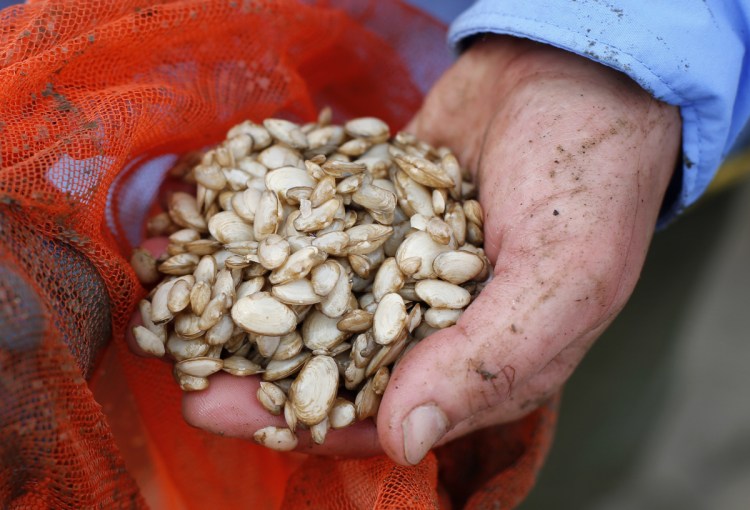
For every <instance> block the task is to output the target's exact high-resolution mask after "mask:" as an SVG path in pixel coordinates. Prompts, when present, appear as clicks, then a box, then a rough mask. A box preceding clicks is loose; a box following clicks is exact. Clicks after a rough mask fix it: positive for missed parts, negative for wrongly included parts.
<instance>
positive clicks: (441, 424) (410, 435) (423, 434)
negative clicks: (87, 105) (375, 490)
mask: <svg viewBox="0 0 750 510" xmlns="http://www.w3.org/2000/svg"><path fill="white" fill-rule="evenodd" d="M401 430H402V432H403V434H404V457H406V461H407V462H408V463H409V464H412V465H415V464H419V462H420V461H421V460H422V459H423V458H424V456H425V455H427V452H428V451H430V448H432V447H433V446H434V445H435V443H437V442H438V441H439V440H440V438H441V437H443V436H444V435H445V433H446V432H447V431H448V418H447V417H446V416H445V413H443V411H441V410H440V408H439V407H438V406H437V405H436V404H424V405H421V406H419V407H415V408H414V409H412V411H411V412H410V413H409V414H408V415H407V416H406V419H405V420H404V421H403V423H402V424H401Z"/></svg>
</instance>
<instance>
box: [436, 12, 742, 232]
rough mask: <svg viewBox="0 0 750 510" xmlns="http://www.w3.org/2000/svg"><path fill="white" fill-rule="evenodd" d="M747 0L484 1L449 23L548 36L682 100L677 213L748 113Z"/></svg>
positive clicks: (467, 29)
mask: <svg viewBox="0 0 750 510" xmlns="http://www.w3.org/2000/svg"><path fill="white" fill-rule="evenodd" d="M748 14H750V0H724V1H722V0H658V1H644V0H619V1H618V0H613V1H610V2H603V1H601V0H480V1H478V2H476V3H475V4H474V6H473V7H471V8H470V9H469V10H467V11H465V12H464V13H463V14H462V15H461V16H459V17H458V18H457V19H456V20H455V21H454V22H453V24H452V25H451V28H450V31H449V41H450V42H451V44H453V45H454V46H456V45H458V44H459V43H460V42H461V41H462V40H464V39H465V38H467V37H470V36H472V35H476V34H480V33H498V34H508V35H513V36H518V37H524V38H528V39H532V40H536V41H539V42H543V43H547V44H551V45H553V46H557V47H559V48H562V49H565V50H568V51H571V52H573V53H577V54H579V55H582V56H585V57H587V58H590V59H593V60H596V61H598V62H601V63H602V64H605V65H607V66H610V67H612V68H615V69H618V70H619V71H622V72H623V73H625V74H627V75H629V76H630V77H631V78H632V79H633V80H635V81H636V82H637V83H639V84H640V85H641V86H642V87H643V88H644V89H645V90H647V91H648V92H650V93H651V94H652V95H653V96H654V97H656V98H657V99H659V100H661V101H664V102H666V103H669V104H673V105H677V106H679V107H680V110H681V113H682V120H683V130H682V137H683V139H682V144H683V145H682V148H683V168H682V172H683V173H682V186H681V189H680V190H679V192H678V196H677V197H676V200H675V201H674V203H672V204H668V210H666V211H663V214H662V217H661V218H660V224H664V223H666V222H668V221H669V220H671V219H672V218H673V217H674V216H675V215H676V214H678V213H679V212H680V211H682V210H683V209H684V208H685V207H687V206H688V205H690V204H691V203H693V202H694V201H695V200H696V199H697V198H698V197H699V196H700V195H701V194H702V193H703V192H704V191H705V189H706V187H707V186H708V184H709V182H710V181H711V179H712V178H713V176H714V174H715V173H716V170H717V169H718V167H719V165H720V164H721V161H722V160H723V159H724V157H725V156H726V155H727V154H728V153H729V151H730V149H731V148H732V145H733V143H734V141H735V140H736V138H737V136H738V134H739V132H740V131H741V130H742V127H743V126H744V125H745V124H746V123H747V120H748V117H749V116H750V94H749V93H748V91H750V59H749V58H748V55H747V54H746V49H747V47H748V42H749V41H750V35H748V31H747V26H748Z"/></svg>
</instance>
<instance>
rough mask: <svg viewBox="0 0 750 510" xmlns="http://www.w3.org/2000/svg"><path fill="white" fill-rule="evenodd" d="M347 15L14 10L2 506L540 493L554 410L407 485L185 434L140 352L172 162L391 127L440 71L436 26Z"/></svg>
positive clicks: (372, 13) (4, 82) (229, 5)
mask: <svg viewBox="0 0 750 510" xmlns="http://www.w3.org/2000/svg"><path fill="white" fill-rule="evenodd" d="M332 4H333V5H331V4H329V2H305V3H296V2H291V1H262V0H221V1H218V0H201V1H199V0H175V1H166V0H165V1H155V0H138V1H133V0H118V1H116V2H115V1H111V0H54V1H41V0H40V1H32V2H29V3H28V4H27V5H22V6H15V7H11V8H8V9H5V10H3V11H0V506H2V507H3V508H40V509H41V508H55V509H83V508H108V509H109V508H145V507H146V501H147V500H148V501H149V502H150V504H151V506H153V507H154V508H164V509H183V508H185V509H205V508H213V507H217V508H253V509H256V508H257V509H262V508H331V509H344V508H347V509H349V508H352V509H354V508H394V509H395V508H435V507H438V506H442V507H447V506H449V505H450V504H452V505H453V507H454V508H458V507H460V506H463V505H466V507H467V508H511V507H513V506H515V505H516V504H517V503H518V502H519V501H520V500H521V499H522V498H523V496H524V495H525V494H526V492H527V491H528V490H529V488H530V486H531V484H532V482H533V479H534V477H535V474H536V471H537V470H538V468H539V465H540V463H541V460H542V459H543V457H544V454H545V452H546V449H547V447H548V445H549V441H550V437H551V431H552V429H553V427H554V420H555V410H554V404H550V405H549V406H545V407H543V408H542V409H540V410H538V411H536V412H535V413H533V414H531V415H529V416H528V417H526V418H525V419H524V420H522V421H519V422H517V423H514V424H510V425H508V426H504V427H497V428H494V429H490V430H486V431H483V432H481V433H478V434H474V435H472V436H470V437H467V438H464V439H462V440H460V441H458V442H455V443H453V444H452V445H449V446H447V447H444V448H442V449H440V450H438V451H437V452H436V454H430V455H429V456H428V457H427V458H426V459H425V461H424V462H423V463H422V464H420V465H419V466H415V467H413V468H406V467H402V466H397V465H395V464H394V463H392V462H391V461H390V460H388V459H387V458H386V457H377V458H372V459H364V460H362V459H348V460H342V459H338V460H337V459H328V458H314V457H310V458H306V457H302V456H300V455H298V454H281V453H277V452H272V451H270V450H266V449H264V448H261V447H259V446H257V445H255V444H252V443H250V442H247V441H240V440H234V439H228V438H220V437H216V436H211V435H209V434H207V433H204V432H202V431H198V430H195V429H193V428H191V427H189V426H188V425H186V424H185V423H184V422H183V420H182V418H181V413H180V391H179V389H178V388H177V386H176V384H175V383H174V381H173V380H172V377H171V373H170V369H169V367H168V366H167V364H165V363H163V362H160V361H158V360H143V359H141V358H136V357H135V356H133V355H131V354H130V353H129V352H128V350H127V348H126V346H125V342H124V340H123V331H124V329H125V326H126V324H127V321H128V319H129V317H130V315H131V313H132V311H133V309H134V306H135V304H136V303H137V301H138V300H139V299H140V298H141V297H142V296H143V295H144V293H145V291H144V289H143V288H142V287H141V286H140V285H139V283H138V281H137V279H136V278H135V276H134V274H133V272H132V270H131V269H130V267H129V265H128V262H127V260H128V258H129V254H130V251H131V249H132V248H133V246H134V245H135V244H137V243H138V242H139V240H140V239H141V238H142V235H143V227H142V226H143V224H144V219H145V215H146V213H147V212H148V210H150V208H151V207H152V206H153V201H154V200H155V198H156V196H157V189H158V186H159V183H160V181H161V179H162V177H163V175H164V169H165V168H166V166H167V164H168V162H169V161H170V159H169V155H173V154H181V153H184V152H187V151H189V150H194V149H196V148H200V147H204V146H206V145H209V144H212V143H216V142H217V141H219V140H221V139H222V138H223V137H224V134H225V133H226V130H227V129H228V128H229V127H230V126H231V125H233V124H234V123H237V122H239V121H241V120H244V119H247V118H249V119H253V120H255V121H259V120H261V119H263V118H266V117H270V116H274V115H284V116H286V117H288V118H292V119H298V120H309V119H312V118H314V116H315V113H316V111H317V109H318V108H319V107H321V106H322V105H326V104H328V105H331V106H332V107H333V109H334V112H335V116H336V117H337V118H338V119H344V118H349V117H353V116H357V115H375V116H379V117H381V118H383V119H384V120H386V121H387V122H388V123H389V124H390V125H391V126H392V127H393V128H398V127H400V126H403V125H404V124H405V123H406V122H407V121H408V119H409V117H410V116H411V115H413V114H414V112H415V111H416V109H417V108H418V106H419V104H420V100H421V97H422V94H423V93H424V91H425V90H426V88H427V87H428V86H429V84H430V83H432V82H433V81H434V80H435V79H436V77H437V76H438V75H439V73H440V72H441V71H442V70H443V69H444V68H445V67H446V65H447V62H446V59H445V57H444V56H443V55H442V52H440V51H436V48H439V49H442V48H443V47H444V42H443V38H444V29H443V27H441V26H440V25H439V24H438V23H436V22H435V21H433V20H432V19H430V18H428V17H426V16H424V15H422V14H420V13H419V12H417V11H415V10H413V9H411V8H410V7H408V6H404V5H402V4H400V3H397V2H391V1H369V2H366V1H361V2H354V1H352V2H343V1H342V2H332ZM154 162H156V163H158V164H154ZM105 347H107V348H106V349H105Z"/></svg>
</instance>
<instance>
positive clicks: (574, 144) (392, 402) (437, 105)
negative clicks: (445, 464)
mask: <svg viewBox="0 0 750 510" xmlns="http://www.w3.org/2000/svg"><path fill="white" fill-rule="evenodd" d="M407 129H409V130H411V131H413V132H414V133H415V134H416V135H417V136H418V137H420V138H422V139H425V140H427V141H429V142H431V143H433V145H436V146H439V145H447V146H450V147H452V148H453V149H454V151H455V152H456V154H457V156H458V157H459V159H460V160H461V162H462V163H463V164H464V165H465V166H467V167H468V168H470V169H473V170H474V171H475V172H474V174H475V180H476V181H477V182H478V187H479V192H480V202H481V203H482V205H483V208H484V212H485V223H484V236H485V250H486V252H487V256H488V257H489V259H490V261H491V262H492V263H493V265H494V279H493V281H492V282H491V283H490V284H489V285H488V286H487V287H486V288H485V289H484V290H483V291H482V293H481V294H480V296H479V297H478V298H477V299H476V300H475V301H474V302H473V303H472V305H471V306H470V307H469V308H468V310H467V311H466V312H465V313H464V314H463V315H462V317H461V319H460V320H459V321H458V323H457V324H456V325H455V326H454V327H451V328H449V329H446V330H443V331H440V332H438V333H435V334H433V335H432V336H430V337H429V338H428V339H426V340H425V341H423V342H421V343H420V344H418V345H417V346H416V347H415V348H414V349H413V350H412V351H410V352H409V354H408V356H406V357H405V358H404V359H403V360H402V362H401V363H400V365H399V366H398V367H397V368H396V370H394V372H393V374H392V378H391V382H390V384H389V387H388V390H387V391H386V393H385V395H384V398H383V401H382V403H381V406H380V410H379V415H378V422H377V427H378V436H379V440H380V444H381V446H382V447H383V449H384V450H385V452H386V453H387V454H388V455H389V456H390V457H391V458H393V459H394V460H395V461H396V462H398V463H401V464H414V463H416V462H418V461H419V460H421V458H422V457H423V456H424V455H425V453H426V452H427V450H428V449H429V448H430V447H432V446H434V445H436V444H441V443H444V442H447V441H450V440H451V439H453V438H457V437H459V436H462V435H465V434H467V433H470V432H472V431H474V430H477V429H481V428H483V427H487V426H490V425H495V424H500V423H504V422H509V421H512V420H515V419H517V418H519V417H521V416H523V415H524V414H526V413H528V412H530V411H531V410H533V409H534V408H536V407H538V406H539V405H540V404H541V403H542V402H543V401H544V400H546V399H547V398H548V397H550V396H551V395H553V394H554V393H556V392H557V391H558V390H559V389H560V388H561V386H562V384H563V383H564V381H565V380H566V379H567V378H568V376H569V375H570V374H571V372H572V371H573V369H574V368H575V367H576V365H577V364H578V363H579V361H580V360H581V358H582V357H583V355H584V354H585V352H586V351H587V349H588V348H589V347H590V346H591V344H592V343H593V342H594V340H595V339H596V338H597V337H598V336H599V335H600V334H601V333H602V332H603V331H604V329H605V328H606V327H607V326H608V325H609V324H610V323H611V322H612V320H613V319H614V317H615V316H616V315H617V313H618V312H619V311H620V310H621V309H622V307H623V306H624V304H625V302H626V301H627V299H628V297H629V296H630V294H631V292H632V290H633V287H634V286H635V283H636V280H637V279H638V276H639V273H640V271H641V268H642V265H643V262H644V259H645V255H646V251H647V248H648V245H649V242H650V239H651V236H652V233H653V231H654V225H655V222H656V218H657V215H658V212H659V208H660V205H661V203H662V200H663V196H664V192H665V190H666V187H667V184H668V182H669V180H670V177H671V175H672V172H673V170H674V168H675V164H676V161H677V154H678V148H679V142H680V118H679V112H678V110H677V108H675V107H670V106H667V105H665V104H662V103H659V102H658V101H656V100H654V99H653V98H651V97H650V96H649V95H648V94H647V93H646V92H645V91H643V90H642V89H641V88H640V87H639V86H638V85H637V84H635V83H634V82H632V81H630V80H629V79H628V78H627V77H625V76H624V75H622V74H620V73H618V72H616V71H613V70H611V69H608V68H606V67H604V66H602V65H599V64H597V63H594V62H592V61H588V60H585V59H583V58H580V57H577V56H575V55H572V54H569V53H566V52H564V51H562V50H558V49H555V48H552V47H549V46H543V45H539V44H536V43H533V42H530V41H525V40H519V39H511V38H507V37H487V38H485V39H483V40H481V41H479V42H477V43H476V44H474V45H473V46H472V47H471V48H470V49H469V50H468V51H466V52H465V53H464V54H463V56H462V57H461V58H460V59H459V61H458V62H457V63H456V64H455V65H454V66H453V67H452V68H451V69H450V70H449V71H448V72H447V73H446V74H445V75H444V76H443V77H442V78H441V80H440V81H439V82H438V83H437V84H436V85H435V87H434V88H433V90H432V91H431V93H430V94H429V96H428V97H427V99H426V101H425V104H424V106H423V107H422V109H421V111H420V112H419V113H418V114H417V116H416V117H415V119H414V120H413V122H412V123H411V125H410V126H409V127H408V128H407Z"/></svg>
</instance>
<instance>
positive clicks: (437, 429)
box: [377, 259, 619, 465]
mask: <svg viewBox="0 0 750 510" xmlns="http://www.w3.org/2000/svg"><path fill="white" fill-rule="evenodd" d="M582 262H583V263H584V264H585V261H582ZM521 267H525V268H528V265H526V264H519V265H518V266H517V267H516V268H512V269H510V268H508V267H507V266H506V267H505V268H504V270H503V272H502V273H498V276H496V277H495V279H494V280H493V281H492V282H491V283H490V284H489V285H488V286H487V287H486V288H485V289H484V290H483V291H482V293H481V294H480V295H479V296H478V297H477V299H476V300H475V301H474V302H473V303H472V305H471V306H470V307H469V308H468V309H467V310H466V312H465V313H464V314H463V315H462V317H461V318H460V320H459V321H458V323H457V324H456V325H455V326H453V327H451V328H448V329H445V330H442V331H439V332H436V333H434V334H433V335H431V336H429V337H428V338H426V339H424V340H423V341H422V342H420V343H419V344H417V345H416V346H415V347H414V348H413V349H412V350H411V351H409V352H408V353H407V355H406V356H405V357H404V358H403V359H402V360H401V361H400V362H399V364H398V366H397V367H396V368H395V370H394V372H393V374H392V377H391V381H390V383H389V385H388V388H387V390H386V392H385V394H384V396H383V401H382V403H381V406H380V410H379V413H378V423H377V429H378V433H379V438H380V443H381V446H382V447H383V449H384V450H385V451H386V453H387V454H388V455H389V456H390V457H391V458H392V459H394V460H395V461H396V462H398V463H400V464H405V465H406V464H416V463H418V462H419V461H420V460H421V459H422V458H423V457H424V455H425V454H426V453H427V451H429V450H430V448H432V447H433V446H435V445H437V444H440V443H442V442H445V441H448V440H450V439H452V438H455V437H458V436H461V435H463V434H466V433H469V432H471V431H474V430H477V429H479V428H482V427H486V426H488V425H491V424H498V423H503V422H507V421H511V420H513V419H517V418H519V417H521V416H522V415H523V414H525V413H526V412H529V411H531V410H532V405H531V404H532V403H533V402H535V401H537V402H538V401H539V400H540V399H542V398H544V397H548V396H549V395H550V394H551V393H552V392H553V391H554V390H556V389H557V388H558V387H559V386H560V385H561V384H562V382H563V381H564V380H565V379H566V378H567V377H568V375H569V374H570V372H571V371H572V367H573V366H574V365H575V363H576V362H577V361H578V359H580V357H581V356H582V355H583V353H584V352H585V350H586V347H588V345H590V343H591V342H593V340H594V338H595V337H596V335H597V334H599V333H600V332H601V328H602V326H603V324H604V323H608V321H609V317H611V315H612V314H611V313H610V312H611V306H612V305H613V304H614V303H615V302H616V301H618V300H616V299H614V297H615V295H616V294H618V290H619V289H618V287H619V285H618V284H617V278H615V279H614V281H611V280H610V282H611V283H609V284H607V283H606V282H607V281H608V280H607V279H602V278H580V268H581V266H578V269H579V270H578V272H577V274H578V275H579V277H575V276H572V275H573V274H574V273H576V271H573V270H571V261H570V259H569V260H568V261H565V262H562V263H561V266H558V268H557V270H553V269H552V268H548V270H549V271H550V273H548V274H549V276H550V277H549V278H544V279H543V280H539V279H537V278H536V276H538V275H539V273H537V272H536V271H531V270H528V269H520V268H521ZM563 269H564V270H563ZM507 274H513V275H518V279H516V280H514V281H508V280H505V281H504V280H503V275H507ZM554 275H557V276H556V277H555V276H554ZM540 281H542V282H543V283H544V284H543V285H540V284H539V282H540ZM586 282H591V283H586ZM594 282H596V283H594ZM571 302H572V303H573V304H574V306H571V304H570V303H571ZM571 347H573V348H572V349H570V348H571ZM563 351H566V352H565V356H561V358H565V362H564V363H550V362H551V361H552V360H553V359H555V358H556V357H558V355H559V354H561V353H562V352H563ZM571 354H572V356H573V358H574V359H572V360H571V359H570V355H571Z"/></svg>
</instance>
